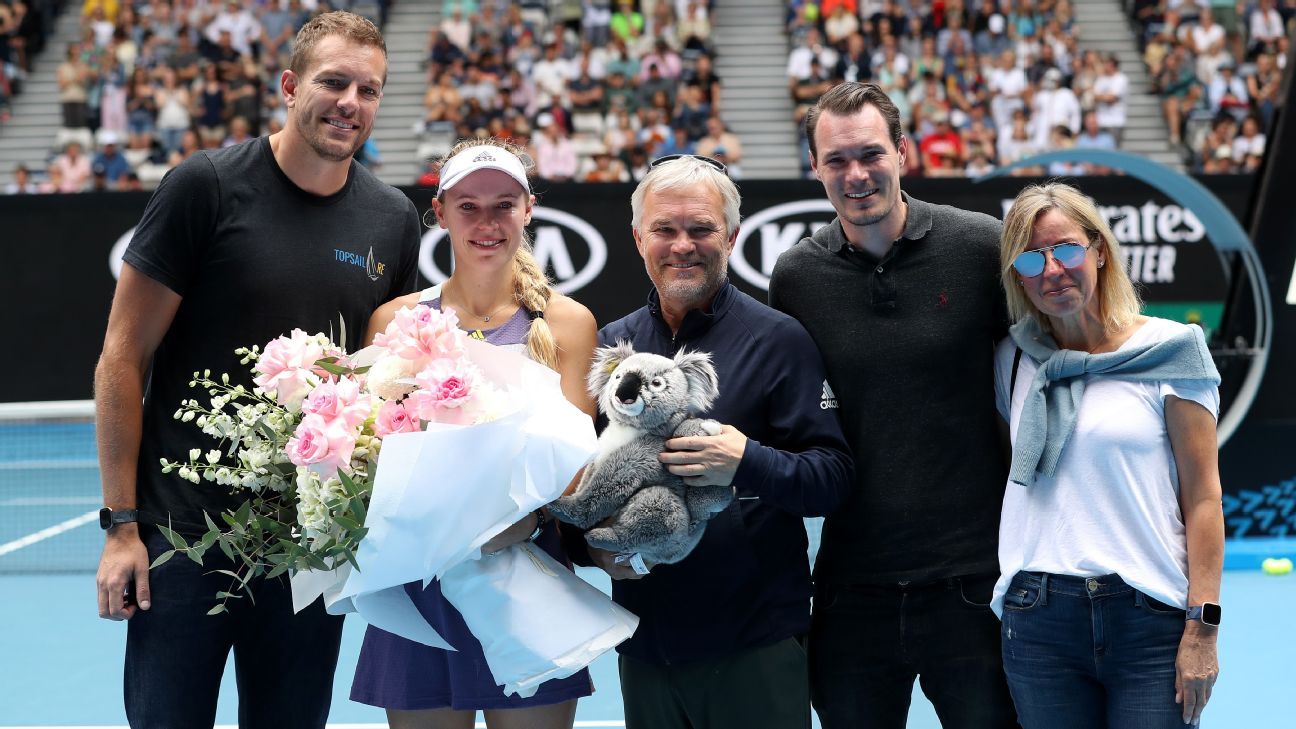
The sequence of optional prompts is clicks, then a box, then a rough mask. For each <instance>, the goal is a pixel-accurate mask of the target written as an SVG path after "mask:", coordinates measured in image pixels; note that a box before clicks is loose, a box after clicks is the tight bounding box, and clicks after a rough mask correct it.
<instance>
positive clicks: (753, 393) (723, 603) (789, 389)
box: [574, 155, 851, 729]
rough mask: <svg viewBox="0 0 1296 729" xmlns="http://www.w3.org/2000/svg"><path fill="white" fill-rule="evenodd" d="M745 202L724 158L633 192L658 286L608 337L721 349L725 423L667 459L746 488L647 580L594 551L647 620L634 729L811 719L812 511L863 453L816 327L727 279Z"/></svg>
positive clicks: (718, 406) (638, 640)
mask: <svg viewBox="0 0 1296 729" xmlns="http://www.w3.org/2000/svg"><path fill="white" fill-rule="evenodd" d="M738 206H739V196H738V189H737V187H735V186H734V183H733V182H732V181H731V180H730V179H729V178H728V177H727V176H726V175H725V172H724V165H722V164H720V163H719V162H717V161H716V160H714V159H710V158H706V157H695V156H692V155H675V156H673V157H671V158H662V159H659V160H656V161H655V162H654V163H653V165H652V167H651V169H650V171H649V173H648V174H647V175H646V176H645V177H644V179H643V180H642V181H640V183H639V186H638V187H637V188H636V189H635V192H634V195H633V196H632V197H631V208H632V210H633V223H632V225H633V228H632V231H631V232H632V234H633V235H634V240H635V244H636V246H637V247H638V249H639V254H640V255H641V256H642V257H643V259H644V266H645V268H646V269H647V272H648V278H649V279H651V280H652V283H653V290H652V291H651V292H650V294H649V296H648V302H647V304H646V305H645V306H644V307H642V308H640V309H639V310H637V311H635V312H633V313H632V314H630V315H629V316H627V317H625V318H623V319H620V320H618V321H615V322H613V323H611V324H609V325H607V326H606V327H604V328H603V329H602V331H600V332H599V342H600V343H601V344H603V345H608V344H611V343H614V342H616V341H619V340H624V341H628V342H630V343H631V344H633V345H634V348H635V350H636V351H639V352H653V353H656V354H661V355H665V356H668V357H669V356H673V355H675V354H676V353H677V352H679V351H681V350H689V351H694V352H706V353H707V354H709V355H711V360H712V362H713V363H714V364H715V367H716V371H717V373H718V375H719V381H720V397H719V399H717V400H716V402H715V404H714V405H713V406H712V408H711V410H710V411H709V412H707V413H705V415H706V416H707V417H710V418H714V419H715V420H718V421H719V422H720V423H722V424H723V430H722V431H721V433H720V434H719V435H716V436H704V437H695V438H675V439H672V440H669V441H667V443H666V446H667V448H668V451H667V452H665V453H662V454H661V456H660V458H661V460H662V461H663V462H664V463H666V464H667V465H668V468H669V470H670V471H671V472H672V473H675V474H678V475H680V476H683V477H684V480H685V481H686V483H688V484H690V485H699V486H701V485H710V484H718V485H726V486H727V485H732V486H733V487H734V489H735V491H736V497H737V498H735V499H734V501H733V502H732V503H731V504H730V505H729V507H728V508H727V509H726V510H725V511H724V512H722V513H720V514H717V515H716V516H715V517H713V518H712V519H711V520H710V521H709V522H708V523H707V527H706V532H705V533H704V536H703V537H702V541H701V542H700V543H699V544H698V546H697V547H696V548H695V549H694V550H693V551H692V552H691V553H690V554H689V555H688V556H687V557H685V558H684V559H683V560H682V561H680V562H678V563H675V564H668V565H658V566H655V567H654V566H652V565H645V566H644V567H647V568H648V569H641V570H640V571H641V572H643V574H640V573H639V572H636V571H635V570H634V569H632V568H630V567H628V566H626V565H625V564H617V563H616V562H615V561H614V555H611V554H608V553H606V552H599V551H597V550H593V549H590V550H589V554H588V557H591V558H593V560H594V561H595V562H596V563H597V564H599V565H600V566H601V567H603V569H604V570H606V571H607V572H608V573H609V574H610V575H611V576H612V577H613V579H614V580H615V581H614V582H613V585H612V596H613V598H614V599H616V601H617V602H618V603H620V604H621V605H624V606H625V607H626V608H628V609H630V610H631V611H632V612H634V613H635V614H636V615H638V616H639V619H640V623H639V627H638V629H637V630H636V631H635V634H634V636H633V637H631V638H630V640H628V641H626V642H625V643H622V644H621V645H620V646H619V647H618V648H617V650H618V651H619V652H620V653H621V659H620V668H621V687H622V695H623V697H624V700H625V716H626V727H627V728H628V729H673V728H678V729H692V728H696V729H760V728H761V727H769V729H791V728H793V727H805V728H806V729H808V727H809V726H810V696H809V688H808V678H807V667H806V653H805V649H804V647H803V637H804V635H805V634H806V632H807V631H808V630H809V627H810V593H811V586H810V570H809V565H808V563H807V560H806V554H805V552H806V532H805V527H804V526H803V522H802V517H805V516H818V515H823V514H826V513H828V512H830V511H832V510H833V509H834V508H836V507H837V505H838V504H839V503H841V500H842V499H843V498H844V497H845V495H846V493H847V492H848V491H849V489H850V483H851V463H850V457H849V456H848V455H847V453H846V442H845V440H844V439H843V437H842V433H841V428H840V426H839V425H838V423H837V416H836V413H835V412H833V411H832V410H829V409H825V408H822V407H821V403H822V401H823V400H822V396H823V381H824V369H823V362H822V360H821V359H820V358H819V354H818V352H817V351H816V350H815V347H814V343H813V342H811V341H810V337H809V336H807V335H806V332H805V330H804V329H803V328H801V326H800V325H799V324H797V323H796V322H795V321H794V320H793V319H791V318H790V317H788V316H786V315H783V314H780V313H779V312H776V311H774V310H773V309H771V308H769V307H767V306H765V305H764V304H762V303H760V302H758V301H756V300H754V299H752V298H751V297H749V296H747V295H746V294H743V293H742V292H740V291H738V289H736V288H734V287H733V285H731V284H730V283H729V282H728V279H727V272H728V257H729V254H730V253H731V252H732V251H733V247H734V241H735V240H736V239H737V236H738ZM580 551H581V552H584V551H585V548H584V546H583V545H582V546H581V547H580ZM574 556H575V557H576V558H577V559H579V558H581V557H584V556H586V555H583V554H576V555H574Z"/></svg>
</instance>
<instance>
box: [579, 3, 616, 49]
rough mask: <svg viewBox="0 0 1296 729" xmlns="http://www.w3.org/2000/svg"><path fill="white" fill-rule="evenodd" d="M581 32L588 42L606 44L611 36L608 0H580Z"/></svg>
mask: <svg viewBox="0 0 1296 729" xmlns="http://www.w3.org/2000/svg"><path fill="white" fill-rule="evenodd" d="M581 32H582V34H583V35H584V38H585V40H587V41H589V42H590V43H593V44H594V45H596V46H605V45H607V42H608V39H609V38H611V37H612V3H610V2H608V0H581Z"/></svg>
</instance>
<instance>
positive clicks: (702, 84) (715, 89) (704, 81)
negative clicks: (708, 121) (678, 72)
mask: <svg viewBox="0 0 1296 729" xmlns="http://www.w3.org/2000/svg"><path fill="white" fill-rule="evenodd" d="M684 83H686V84H696V85H697V86H698V87H699V88H701V89H702V100H703V101H705V102H706V103H708V104H710V105H711V110H712V111H717V112H718V111H720V77H719V76H717V75H716V72H715V66H714V65H713V64H712V62H711V56H709V55H706V54H702V55H700V56H698V57H697V59H696V60H695V61H694V62H693V68H692V69H690V70H689V71H688V72H686V73H685V74H684Z"/></svg>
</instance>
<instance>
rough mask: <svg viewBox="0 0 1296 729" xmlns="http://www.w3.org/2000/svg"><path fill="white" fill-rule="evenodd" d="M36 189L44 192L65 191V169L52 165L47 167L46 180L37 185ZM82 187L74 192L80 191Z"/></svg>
mask: <svg viewBox="0 0 1296 729" xmlns="http://www.w3.org/2000/svg"><path fill="white" fill-rule="evenodd" d="M36 191H37V192H39V193H42V194H46V195H48V194H50V193H55V192H63V169H62V168H61V167H55V166H54V165H52V164H51V165H50V166H49V167H47V168H45V181H44V182H42V183H40V184H39V185H37V186H36ZM80 191H81V190H80V188H78V189H76V190H73V192H80Z"/></svg>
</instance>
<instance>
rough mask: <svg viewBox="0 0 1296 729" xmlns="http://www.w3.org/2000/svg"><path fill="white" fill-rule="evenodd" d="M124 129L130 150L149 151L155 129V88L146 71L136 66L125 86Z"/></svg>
mask: <svg viewBox="0 0 1296 729" xmlns="http://www.w3.org/2000/svg"><path fill="white" fill-rule="evenodd" d="M126 127H127V133H128V134H129V135H130V137H129V139H128V140H127V146H128V147H129V148H130V149H149V148H150V147H152V146H153V133H154V131H156V129H157V87H156V86H154V85H153V80H152V79H150V78H149V75H148V71H147V70H146V69H144V68H142V67H140V66H136V67H135V70H134V71H132V72H131V78H130V83H128V84H127V86H126Z"/></svg>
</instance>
